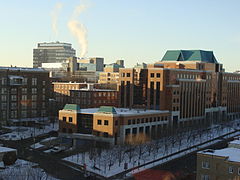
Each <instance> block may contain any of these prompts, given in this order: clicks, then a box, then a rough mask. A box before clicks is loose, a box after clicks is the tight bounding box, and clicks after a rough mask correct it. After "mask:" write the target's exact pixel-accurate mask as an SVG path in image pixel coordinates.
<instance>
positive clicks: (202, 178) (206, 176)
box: [201, 174, 210, 180]
mask: <svg viewBox="0 0 240 180" xmlns="http://www.w3.org/2000/svg"><path fill="white" fill-rule="evenodd" d="M209 179H210V178H209V175H205V174H203V175H201V180H209Z"/></svg>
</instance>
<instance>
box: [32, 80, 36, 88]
mask: <svg viewBox="0 0 240 180" xmlns="http://www.w3.org/2000/svg"><path fill="white" fill-rule="evenodd" d="M32 85H33V86H36V85H37V78H32Z"/></svg>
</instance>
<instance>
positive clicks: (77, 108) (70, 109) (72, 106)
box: [63, 104, 80, 111]
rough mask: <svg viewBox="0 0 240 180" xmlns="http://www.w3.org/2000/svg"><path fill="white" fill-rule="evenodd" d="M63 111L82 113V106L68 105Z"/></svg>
mask: <svg viewBox="0 0 240 180" xmlns="http://www.w3.org/2000/svg"><path fill="white" fill-rule="evenodd" d="M63 109H64V110H68V111H80V106H79V105H77V104H66V105H65V106H64V108H63Z"/></svg>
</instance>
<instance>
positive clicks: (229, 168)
mask: <svg viewBox="0 0 240 180" xmlns="http://www.w3.org/2000/svg"><path fill="white" fill-rule="evenodd" d="M228 172H229V173H231V174H232V173H233V167H232V166H229V167H228Z"/></svg>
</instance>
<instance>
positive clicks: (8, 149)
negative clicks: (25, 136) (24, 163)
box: [0, 146, 17, 153]
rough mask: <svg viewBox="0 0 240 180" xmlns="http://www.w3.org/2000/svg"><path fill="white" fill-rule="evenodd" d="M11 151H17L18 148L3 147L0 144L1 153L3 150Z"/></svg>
mask: <svg viewBox="0 0 240 180" xmlns="http://www.w3.org/2000/svg"><path fill="white" fill-rule="evenodd" d="M11 151H17V150H16V149H13V148H8V147H1V146H0V153H2V152H11Z"/></svg>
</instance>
